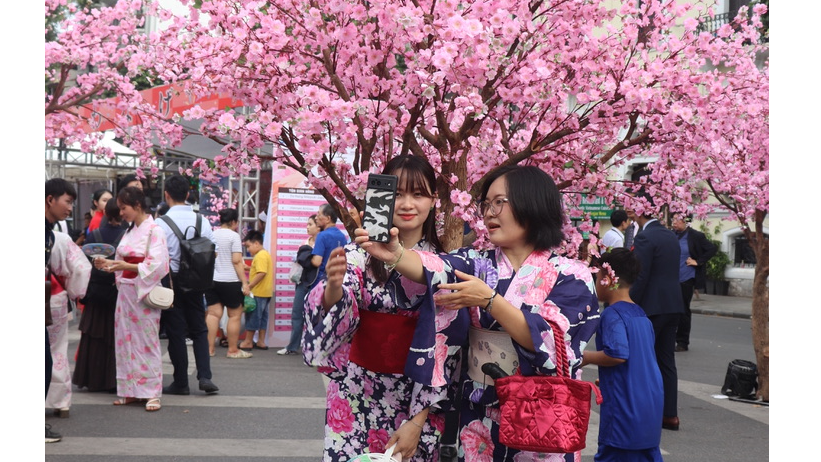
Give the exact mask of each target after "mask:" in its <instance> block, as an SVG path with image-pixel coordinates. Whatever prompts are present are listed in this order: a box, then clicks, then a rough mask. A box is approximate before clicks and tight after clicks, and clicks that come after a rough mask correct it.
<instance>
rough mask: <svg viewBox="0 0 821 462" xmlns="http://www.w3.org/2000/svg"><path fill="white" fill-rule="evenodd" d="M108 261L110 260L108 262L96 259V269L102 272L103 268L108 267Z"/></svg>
mask: <svg viewBox="0 0 821 462" xmlns="http://www.w3.org/2000/svg"><path fill="white" fill-rule="evenodd" d="M108 261H109V260H107V259H105V258H103V257H94V268H97V269H98V270H102V269H103V267H105V266H106V264H107V263H108Z"/></svg>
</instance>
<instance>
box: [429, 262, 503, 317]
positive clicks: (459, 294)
mask: <svg viewBox="0 0 821 462" xmlns="http://www.w3.org/2000/svg"><path fill="white" fill-rule="evenodd" d="M454 274H455V275H456V277H458V278H459V279H461V280H462V281H464V282H454V283H448V284H439V289H440V291H439V292H438V293H437V294H436V295H434V296H433V301H434V302H436V304H437V305H440V306H443V307H445V308H447V309H449V310H458V309H459V308H463V307H466V306H485V305H487V302H488V297H490V295H491V293H492V292H493V290H492V289H491V288H490V287H488V285H487V284H486V283H485V281H483V280H481V279H479V278H477V277H475V276H472V275H470V274H467V273H463V272H462V271H459V270H455V271H454ZM448 290H450V291H452V292H450V293H448V292H447V291H448Z"/></svg>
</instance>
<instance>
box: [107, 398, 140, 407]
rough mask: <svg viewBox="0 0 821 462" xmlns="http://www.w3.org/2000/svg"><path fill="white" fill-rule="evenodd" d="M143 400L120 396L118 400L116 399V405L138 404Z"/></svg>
mask: <svg viewBox="0 0 821 462" xmlns="http://www.w3.org/2000/svg"><path fill="white" fill-rule="evenodd" d="M142 401H143V400H142V399H140V398H120V399H118V400H117V401H114V403H113V404H114V405H115V406H126V405H128V404H136V403H141V402H142Z"/></svg>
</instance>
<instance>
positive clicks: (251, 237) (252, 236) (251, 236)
mask: <svg viewBox="0 0 821 462" xmlns="http://www.w3.org/2000/svg"><path fill="white" fill-rule="evenodd" d="M242 242H257V243H260V244H262V233H261V232H259V231H257V230H255V229H252V230H251V231H248V234H246V235H245V237H244V238H243V239H242Z"/></svg>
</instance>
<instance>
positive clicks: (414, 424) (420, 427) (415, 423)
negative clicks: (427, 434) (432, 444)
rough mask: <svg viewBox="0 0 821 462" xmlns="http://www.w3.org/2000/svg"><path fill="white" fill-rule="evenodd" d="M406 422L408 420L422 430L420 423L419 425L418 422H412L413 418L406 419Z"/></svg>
mask: <svg viewBox="0 0 821 462" xmlns="http://www.w3.org/2000/svg"><path fill="white" fill-rule="evenodd" d="M408 422H410V423H412V424H414V425H416V426H417V427H419V429H420V430H423V427H422V426H421V425H419V424H418V423H416V422H414V421H413V420H411V419H408Z"/></svg>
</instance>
